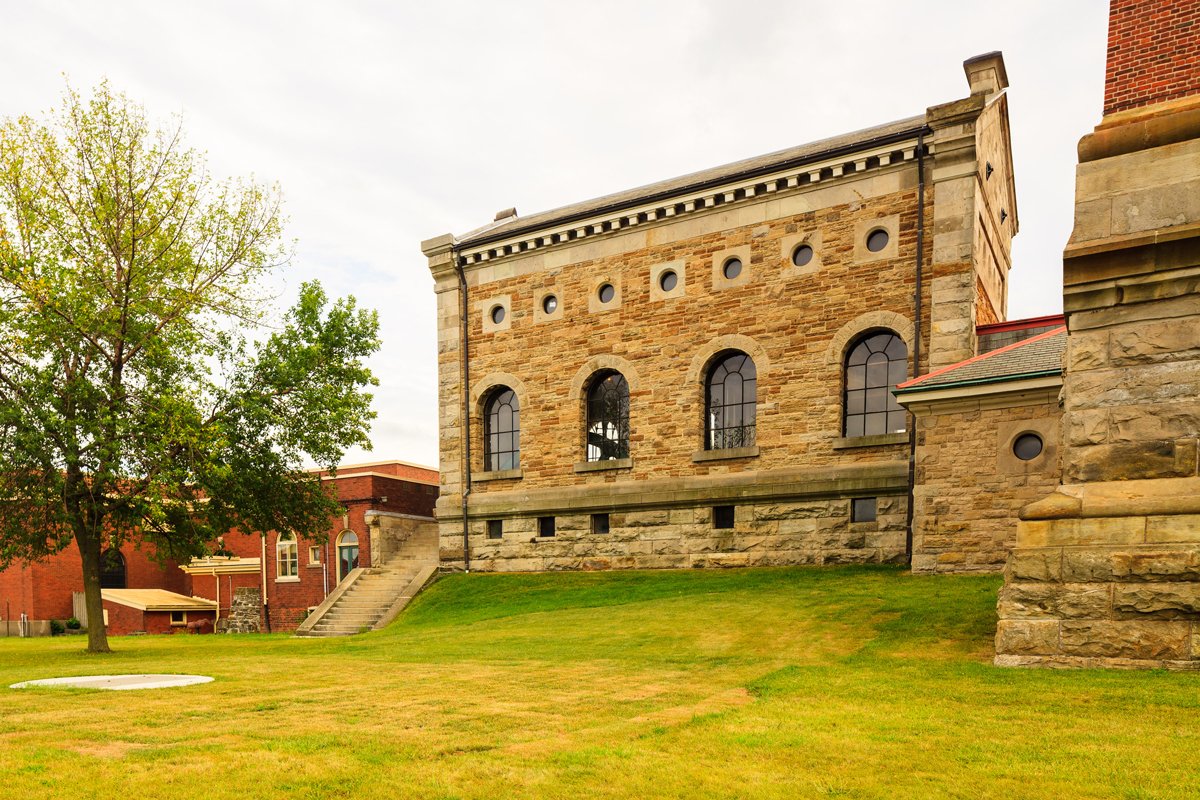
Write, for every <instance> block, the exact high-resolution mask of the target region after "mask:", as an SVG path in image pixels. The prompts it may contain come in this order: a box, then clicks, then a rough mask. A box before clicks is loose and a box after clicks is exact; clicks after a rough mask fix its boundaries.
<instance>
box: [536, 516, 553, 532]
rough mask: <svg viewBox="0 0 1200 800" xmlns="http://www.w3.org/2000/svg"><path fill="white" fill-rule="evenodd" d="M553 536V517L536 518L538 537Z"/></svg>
mask: <svg viewBox="0 0 1200 800" xmlns="http://www.w3.org/2000/svg"><path fill="white" fill-rule="evenodd" d="M553 535H554V517H538V536H553Z"/></svg>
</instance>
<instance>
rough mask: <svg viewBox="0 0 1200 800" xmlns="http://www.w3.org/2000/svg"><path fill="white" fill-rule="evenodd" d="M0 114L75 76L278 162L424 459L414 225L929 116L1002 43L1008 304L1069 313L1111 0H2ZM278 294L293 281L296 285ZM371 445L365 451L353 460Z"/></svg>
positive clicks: (420, 303)
mask: <svg viewBox="0 0 1200 800" xmlns="http://www.w3.org/2000/svg"><path fill="white" fill-rule="evenodd" d="M0 10H2V11H3V13H4V18H5V25H4V30H3V41H2V44H3V47H0V71H3V74H5V75H7V76H9V80H8V81H7V82H6V89H5V92H4V93H3V94H2V95H0V115H4V116H8V115H13V114H20V113H29V112H37V111H40V110H44V109H46V108H48V107H50V106H52V105H54V104H56V103H57V101H58V98H59V96H60V94H61V92H62V88H63V85H62V78H61V74H62V73H64V72H65V73H67V74H68V75H69V76H70V79H71V81H72V83H73V84H74V85H75V86H76V87H77V88H79V89H82V90H86V89H88V88H90V87H91V86H92V85H93V84H95V83H96V82H97V81H98V80H100V79H101V78H102V77H104V76H107V77H108V78H109V79H110V80H111V82H112V84H113V86H114V87H116V88H118V89H121V90H124V91H125V92H127V93H128V94H129V95H131V96H132V97H134V98H135V99H137V100H139V101H141V102H143V103H145V105H146V106H147V108H148V109H149V110H150V112H151V113H152V114H154V115H162V116H165V115H167V114H169V113H172V112H179V111H182V112H183V113H184V115H185V125H186V129H187V133H188V136H189V140H190V142H191V143H192V144H193V145H195V146H197V147H200V148H202V149H204V150H206V151H207V152H208V154H209V158H210V162H211V165H212V166H213V168H214V169H215V170H217V171H219V172H221V173H224V174H239V175H240V174H246V173H249V172H253V173H255V174H256V175H257V176H258V177H259V178H260V179H266V180H278V181H279V182H280V183H281V184H282V185H283V188H284V192H285V196H286V199H287V210H288V213H289V214H290V216H291V220H292V222H291V225H290V228H289V235H291V236H294V237H296V238H297V239H298V247H297V251H296V258H295V259H294V263H293V265H292V267H291V268H290V270H289V272H288V274H287V275H286V276H285V281H286V286H287V287H288V290H289V292H290V293H294V290H295V287H296V286H297V285H298V284H299V282H300V281H302V280H306V279H308V278H312V277H319V278H320V279H321V280H322V282H323V283H324V284H325V285H326V288H327V289H328V290H329V291H330V293H331V294H336V295H342V294H355V295H356V296H357V297H358V298H359V300H360V302H362V303H363V304H365V305H368V306H373V307H376V308H378V309H379V310H380V313H381V319H382V322H383V335H384V340H385V345H384V349H383V351H382V352H381V353H380V354H379V355H378V357H377V358H376V359H375V360H374V362H373V367H374V369H375V370H376V373H377V374H378V376H379V378H380V381H381V386H380V387H379V390H378V391H377V392H376V398H377V403H376V407H377V409H378V410H379V415H380V416H379V420H378V422H377V424H376V426H375V437H374V438H375V451H374V453H373V454H371V456H370V457H371V458H391V457H395V458H402V459H406V460H411V461H421V462H425V463H430V464H435V463H436V461H437V417H436V402H437V398H436V381H435V357H436V343H435V333H436V332H435V326H434V301H433V293H432V281H431V279H430V277H429V274H428V270H427V269H426V266H425V261H424V258H423V257H422V255H421V253H420V250H419V246H418V245H419V243H420V241H421V240H422V239H427V238H430V237H432V236H436V235H438V234H441V233H445V232H448V231H455V232H462V231H465V230H468V229H471V228H474V227H476V226H478V225H480V224H482V223H483V222H486V221H488V220H490V219H491V218H492V215H493V213H494V212H495V211H496V210H497V209H499V208H504V207H507V206H511V205H516V206H517V207H518V208H519V209H520V210H521V212H522V213H526V214H527V213H531V212H534V211H538V210H541V209H546V208H551V207H555V206H558V205H563V204H565V203H570V202H573V201H576V200H581V199H584V198H587V197H593V196H596V195H600V194H604V193H606V192H610V191H616V190H620V189H624V188H628V187H631V186H636V185H641V184H644V183H648V182H651V181H654V180H658V179H660V178H666V177H671V176H673V175H678V174H682V173H686V172H690V171H693V170H696V169H701V168H704V167H708V166H713V165H715V164H720V163H724V162H727V161H731V160H734V159H738V158H742V157H746V156H751V155H755V154H758V153H763V152H768V151H771V150H777V149H780V148H784V147H788V146H791V145H795V144H799V143H802V142H806V141H811V140H814V139H819V138H823V137H825V136H831V135H835V134H838V133H842V132H845V131H849V130H855V129H858V128H862V127H867V126H870V125H874V124H877V123H881V122H886V121H889V120H892V119H897V118H901V117H906V116H910V115H913V114H919V113H921V112H922V111H923V110H924V109H925V108H926V107H927V106H930V105H933V104H936V103H940V102H944V101H946V100H951V99H955V98H958V97H961V96H963V95H964V94H965V93H966V81H965V79H964V77H963V74H962V70H961V67H960V64H961V62H962V61H963V59H965V58H967V57H969V56H972V55H975V54H977V53H981V52H986V51H989V50H1003V51H1004V54H1005V60H1006V63H1007V66H1008V73H1009V77H1010V79H1011V82H1012V88H1011V89H1010V102H1011V113H1012V127H1013V139H1014V149H1015V156H1014V158H1015V162H1016V178H1017V192H1018V200H1019V212H1020V221H1021V233H1020V235H1019V236H1018V237H1017V239H1016V242H1015V245H1014V251H1015V268H1014V271H1013V277H1012V285H1011V296H1010V316H1013V317H1019V316H1032V315H1035V314H1040V313H1052V312H1056V311H1058V310H1059V306H1060V300H1059V298H1060V296H1061V264H1062V248H1063V245H1064V244H1065V243H1066V240H1067V236H1068V235H1069V233H1070V226H1071V215H1072V204H1073V192H1074V185H1073V181H1074V178H1073V175H1074V165H1075V145H1076V142H1077V141H1078V139H1079V137H1080V136H1082V135H1083V134H1084V133H1087V132H1088V131H1090V130H1091V128H1092V127H1093V126H1094V125H1095V124H1096V122H1098V121H1099V118H1100V105H1101V97H1102V90H1103V89H1102V87H1103V75H1104V63H1103V62H1104V53H1105V25H1106V22H1107V15H1106V12H1107V8H1106V6H1105V4H1102V3H1094V2H1084V1H1083V0H1071V1H1070V2H1061V3H1046V2H1041V1H1040V0H1013V1H1012V2H1009V3H1006V4H1004V5H1003V6H997V5H996V4H995V3H991V2H989V3H983V2H968V1H967V0H957V1H956V0H937V1H936V2H933V1H930V2H915V3H893V2H883V1H882V0H875V1H873V2H864V1H863V0H859V1H858V2H854V3H831V2H821V3H817V2H813V1H812V0H805V1H804V2H798V1H797V0H790V1H788V0H765V1H762V2H759V1H757V0H743V2H739V3H730V2H725V1H723V0H706V1H705V2H684V1H683V0H674V1H673V2H655V3H646V2H631V1H629V0H620V1H618V2H603V3H601V2H584V3H562V2H510V3H485V2H478V3H439V4H434V3H425V4H416V3H385V2H342V3H337V4H333V3H326V2H283V0H276V1H275V2H247V1H245V0H242V1H239V2H233V1H232V0H229V1H227V2H207V3H203V4H199V3H163V2H157V1H155V2H124V3H120V4H112V3H105V4H100V3H90V2H83V1H82V0H71V1H70V2H64V1H61V0H60V2H56V3H44V4H43V3H28V2H18V0H6V2H3V3H0ZM285 299H286V298H285ZM350 457H351V458H362V457H363V454H361V453H352V454H350Z"/></svg>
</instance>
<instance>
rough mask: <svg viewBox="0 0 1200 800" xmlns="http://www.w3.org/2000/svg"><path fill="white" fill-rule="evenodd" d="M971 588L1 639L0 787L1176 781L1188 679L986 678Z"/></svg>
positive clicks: (1061, 793) (922, 790)
mask: <svg viewBox="0 0 1200 800" xmlns="http://www.w3.org/2000/svg"><path fill="white" fill-rule="evenodd" d="M998 585H999V579H998V578H996V577H914V576H911V575H908V574H907V573H905V572H903V571H900V570H897V569H894V568H886V567H884V568H826V569H779V570H746V571H735V572H666V573H617V574H595V573H593V574H563V575H525V576H489V575H471V576H457V577H453V578H449V579H445V580H443V581H441V582H439V583H438V584H436V585H435V586H434V587H433V588H432V589H430V590H429V591H428V592H426V593H425V594H424V595H423V596H422V597H421V598H419V599H418V601H417V602H416V603H415V604H414V605H413V606H412V607H411V608H410V610H409V611H408V612H406V614H405V615H404V616H403V617H402V618H401V620H400V621H399V622H397V623H396V624H395V625H393V626H391V627H390V628H389V629H388V630H386V631H382V632H380V633H376V634H368V635H363V636H357V637H353V638H350V639H340V640H313V639H294V638H291V637H287V636H279V635H276V636H263V637H253V636H247V637H216V636H207V637H197V636H192V637H188V636H167V637H145V638H123V639H115V640H114V646H115V648H116V649H117V651H118V652H117V653H116V654H114V655H112V656H103V657H96V656H87V655H84V654H83V653H82V652H81V647H82V646H83V642H82V641H81V639H79V638H74V637H72V638H60V639H55V640H45V639H43V640H23V641H22V640H0V686H3V687H6V686H7V685H8V684H9V683H12V682H14V681H18V680H25V679H31V678H41V677H53V676H60V675H71V674H95V673H119V672H196V673H202V674H207V675H212V676H214V677H215V678H216V681H215V682H213V683H210V684H206V685H201V686H193V687H187V688H181V689H166V690H156V691H139V692H97V691H79V690H74V691H71V690H49V689H45V690H23V691H17V690H9V689H7V688H0V776H2V777H0V797H19V798H28V799H29V800H34V799H35V798H68V797H69V798H88V797H104V798H123V799H124V800H133V799H134V798H139V799H140V798H187V797H205V798H258V797H284V796H286V797H405V798H424V797H431V798H433V797H436V798H452V797H454V798H487V800H495V799H496V798H502V797H503V798H508V797H518V798H520V797H538V798H542V797H545V798H550V797H554V798H573V799H574V798H592V797H602V798H603V797H643V798H644V797H680V798H684V797H686V798H696V797H711V798H727V797H780V798H784V797H786V798H805V797H851V798H858V797H863V798H865V797H888V798H926V797H962V798H976V797H996V798H1054V799H1055V800H1066V799H1067V798H1092V797H1112V798H1124V799H1125V800H1145V799H1146V798H1193V797H1197V796H1200V759H1198V758H1197V757H1196V753H1197V752H1198V745H1200V676H1197V675H1179V674H1164V673H1117V672H1050V671H1029V670H1003V669H997V668H994V667H992V666H990V659H991V636H992V633H993V625H994V622H993V620H994V614H995V595H996V589H997V587H998Z"/></svg>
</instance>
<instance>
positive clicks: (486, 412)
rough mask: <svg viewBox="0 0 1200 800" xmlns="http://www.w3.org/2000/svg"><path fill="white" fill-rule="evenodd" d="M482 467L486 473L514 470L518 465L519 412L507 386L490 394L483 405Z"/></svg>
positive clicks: (513, 396)
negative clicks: (488, 471)
mask: <svg viewBox="0 0 1200 800" xmlns="http://www.w3.org/2000/svg"><path fill="white" fill-rule="evenodd" d="M483 463H484V465H485V468H486V469H488V470H500V469H516V468H517V467H518V466H519V465H520V463H521V409H520V406H519V404H518V403H517V394H516V392H514V391H513V390H512V389H510V388H508V387H507V386H499V387H497V388H496V389H494V390H492V393H491V395H490V396H489V397H488V400H487V402H486V403H485V404H484V408H483Z"/></svg>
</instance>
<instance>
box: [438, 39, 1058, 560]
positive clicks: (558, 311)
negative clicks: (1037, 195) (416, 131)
mask: <svg viewBox="0 0 1200 800" xmlns="http://www.w3.org/2000/svg"><path fill="white" fill-rule="evenodd" d="M964 69H965V72H966V76H967V80H968V83H969V93H968V95H967V96H966V97H963V98H961V99H958V100H954V101H951V102H948V103H942V104H939V105H934V106H931V107H929V108H927V109H925V111H924V112H923V113H920V114H918V115H916V116H913V117H910V118H908V119H903V120H899V121H896V122H891V123H887V124H884V125H880V126H877V127H874V128H869V129H866V130H862V131H857V132H855V133H850V134H846V135H843V136H838V137H835V138H832V139H827V140H824V141H819V142H814V143H811V144H808V145H803V146H799V147H795V148H791V149H788V150H784V151H780V152H777V153H772V154H769V155H765V156H759V157H756V158H751V159H747V160H745V161H740V162H737V163H733V164H729V165H725V166H722V167H716V168H713V169H709V170H705V171H702V172H698V173H694V174H691V175H686V176H683V177H679V178H674V179H671V180H666V181H662V182H659V183H655V184H651V185H648V186H643V187H640V188H636V189H631V190H629V191H625V192H620V193H618V194H614V195H610V196H607V197H601V198H598V199H594V200H589V201H585V202H581V203H577V204H574V205H570V206H566V207H564V208H560V209H556V210H553V211H549V212H544V213H539V214H534V215H532V216H527V217H520V216H517V215H516V212H515V210H512V209H510V210H508V211H506V212H501V213H500V214H498V215H497V216H496V219H495V220H494V221H493V222H492V223H491V224H489V225H486V226H484V227H482V228H479V229H477V230H474V231H471V232H470V233H467V234H464V235H461V236H454V235H445V236H440V237H437V238H434V239H430V240H428V241H426V242H424V243H423V244H422V250H423V251H424V253H425V255H426V256H427V257H428V259H429V267H430V270H431V272H432V274H433V277H434V280H435V290H436V294H437V304H438V344H439V373H438V374H439V393H440V415H441V418H440V437H441V439H440V447H441V465H440V466H441V495H440V499H439V501H438V507H437V516H438V521H439V529H440V545H441V562H442V566H443V568H444V569H462V568H464V567H465V568H469V569H474V570H542V569H603V568H615V567H643V568H644V567H697V566H734V565H762V564H821V563H836V562H888V561H894V562H904V561H906V560H907V559H908V558H909V556H910V554H911V552H912V541H911V538H910V534H909V531H910V530H911V528H910V518H909V517H910V514H911V513H912V511H913V510H914V509H913V507H912V505H911V504H910V501H909V500H910V497H911V494H912V486H911V483H912V478H913V475H914V470H913V463H912V462H913V453H914V449H915V447H916V440H915V438H914V434H913V425H912V424H911V417H910V415H909V414H908V413H907V412H906V411H905V410H904V408H903V407H902V406H900V405H899V404H898V403H897V401H896V399H895V398H894V397H893V395H892V393H891V389H892V387H894V386H895V385H896V384H898V383H902V382H905V381H907V380H909V379H912V378H914V377H916V376H918V375H924V374H926V373H930V372H934V371H937V370H941V369H942V368H945V367H949V366H951V365H954V364H957V363H959V362H961V361H964V360H967V359H971V358H974V357H975V356H977V355H978V354H979V352H980V350H979V342H980V336H979V332H980V331H981V330H986V326H988V325H996V324H999V323H1003V322H1004V321H1005V319H1006V313H1007V291H1008V277H1009V270H1010V267H1011V263H1010V242H1011V239H1012V236H1013V235H1015V234H1016V232H1017V227H1018V216H1017V208H1016V196H1015V189H1014V179H1013V171H1012V163H1011V151H1010V143H1009V127H1008V105H1007V97H1006V95H1005V92H1004V90H1005V88H1006V87H1007V85H1008V82H1007V77H1006V74H1005V69H1004V62H1003V59H1002V57H1001V55H1000V54H999V53H990V54H987V55H983V56H979V57H976V58H972V59H969V60H968V61H966V62H965V64H964ZM981 326H983V327H981ZM1014 403H1016V405H1014V406H1013V407H1014V408H1015V407H1021V408H1030V409H1032V411H1031V414H1032V415H1033V416H1035V417H1038V418H1039V419H1040V418H1041V417H1042V416H1043V415H1044V414H1045V413H1048V409H1049V407H1050V406H1051V405H1052V404H1051V402H1050V400H1049V398H1048V395H1046V394H1045V392H1043V394H1042V395H1039V396H1038V397H1037V398H1033V397H1028V398H1024V399H1022V400H1020V401H1016V400H1014ZM1022 403H1023V404H1024V405H1023V406H1022V405H1021V404H1022ZM1043 407H1044V408H1043ZM1006 413H1007V417H1006V419H1007V418H1012V417H1013V413H1014V412H1011V409H1010V411H1009V412H1006ZM1015 413H1016V416H1018V417H1019V416H1020V415H1021V414H1022V413H1024V412H1023V411H1018V412H1015ZM1001 416H1004V414H1001ZM986 424H987V425H992V426H995V425H999V424H1001V423H1000V422H998V421H997V422H992V421H989V422H987V423H986ZM1023 497H1024V495H1021V494H1020V493H1018V494H1015V495H1013V499H1012V500H1011V504H1012V505H1011V506H1010V507H1008V508H1007V509H1006V514H1007V517H1006V518H1007V519H1009V520H1011V518H1012V516H1013V512H1014V511H1015V508H1016V507H1017V506H1018V505H1019V504H1020V503H1021V502H1024V500H1022V499H1020V498H1023ZM1009 526H1010V528H1014V527H1015V526H1014V525H1013V524H1012V523H1011V521H1010V522H1009ZM984 549H986V550H987V555H986V556H984V557H983V558H984V559H985V560H984V561H982V562H980V565H981V566H986V567H988V568H996V567H997V566H998V564H999V559H1000V556H998V555H997V554H996V553H995V552H994V551H995V548H994V547H993V546H992V545H987V546H986V548H984ZM934 563H936V559H935V561H934Z"/></svg>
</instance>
